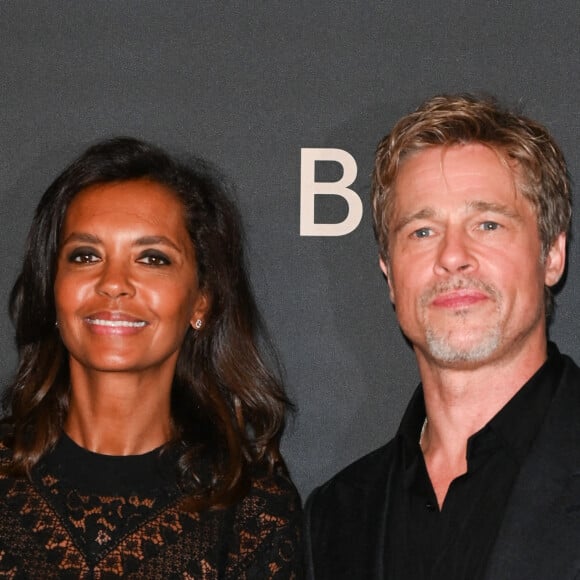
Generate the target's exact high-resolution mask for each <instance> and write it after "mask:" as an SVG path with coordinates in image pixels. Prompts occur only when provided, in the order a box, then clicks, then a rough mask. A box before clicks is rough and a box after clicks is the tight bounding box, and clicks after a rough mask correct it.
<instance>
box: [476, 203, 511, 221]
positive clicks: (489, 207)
mask: <svg viewBox="0 0 580 580" xmlns="http://www.w3.org/2000/svg"><path fill="white" fill-rule="evenodd" d="M467 209H468V210H474V211H478V212H486V211H489V212H492V213H498V214H500V215H504V216H506V217H508V218H512V219H515V220H518V221H521V219H522V216H521V215H520V214H519V213H518V212H517V211H515V210H514V209H513V208H511V207H509V206H507V205H504V204H501V203H493V202H489V201H470V202H468V203H467Z"/></svg>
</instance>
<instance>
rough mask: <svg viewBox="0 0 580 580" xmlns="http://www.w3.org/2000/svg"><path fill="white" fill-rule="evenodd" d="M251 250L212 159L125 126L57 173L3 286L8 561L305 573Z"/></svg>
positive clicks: (3, 554) (4, 537)
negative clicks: (11, 368)
mask: <svg viewBox="0 0 580 580" xmlns="http://www.w3.org/2000/svg"><path fill="white" fill-rule="evenodd" d="M243 262H244V260H243V252H242V246H241V233H240V227H239V222H238V218H237V214H236V212H235V211H234V208H233V206H232V205H231V203H230V202H229V201H228V199H227V197H226V195H225V194H224V191H223V186H222V185H221V184H220V182H219V181H218V180H217V179H216V178H215V177H214V176H212V174H211V172H210V171H209V170H208V168H207V167H206V166H205V165H204V164H203V163H202V162H200V161H196V162H195V163H194V164H193V165H192V166H186V165H183V164H182V163H180V162H178V161H176V160H175V159H172V158H171V157H169V156H168V155H167V154H166V153H165V152H163V151H161V150H160V149H158V148H156V147H153V146H151V145H149V144H147V143H143V142H141V141H137V140H135V139H129V138H118V139H114V140H111V141H105V142H102V143H99V144H97V145H95V146H93V147H91V148H90V149H88V150H87V151H86V152H85V153H84V154H83V155H81V157H79V158H78V159H77V160H76V161H75V162H74V163H73V164H72V165H70V166H69V167H68V168H67V169H66V170H65V171H64V172H63V173H62V174H61V175H60V176H59V177H58V178H57V179H56V181H55V182H54V183H53V184H52V185H51V186H50V187H49V188H48V190H47V191H46V193H45V194H44V196H43V198H42V199H41V201H40V204H39V206H38V208H37V211H36V214H35V217H34V221H33V224H32V228H31V231H30V234H29V237H28V242H27V249H26V254H25V258H24V264H23V267H22V271H21V273H20V276H19V277H18V280H17V282H16V284H15V286H14V288H13V290H12V294H11V300H10V306H11V316H12V319H13V322H14V324H15V327H16V342H17V347H18V353H19V366H18V370H17V374H16V378H15V379H14V381H13V383H12V384H11V385H10V386H9V388H8V390H7V392H6V395H5V401H4V407H5V412H6V418H5V419H4V426H5V433H4V437H3V440H2V441H3V443H2V446H1V447H0V455H1V459H2V475H1V476H0V493H1V496H0V497H1V498H2V500H1V502H0V575H6V574H7V575H9V576H11V577H37V578H40V577H42V578H50V577H59V578H67V577H70V578H89V577H90V578H109V577H117V576H123V577H128V578H130V577H133V578H236V579H239V578H260V579H262V578H294V577H298V572H297V570H298V562H299V560H300V554H299V551H300V550H299V532H298V529H299V517H300V502H299V499H298V496H297V493H296V491H295V489H294V486H293V485H292V483H291V482H290V480H289V478H288V474H287V472H286V469H285V467H284V463H283V460H282V458H281V456H280V451H279V440H280V435H281V432H282V427H283V423H284V413H285V410H286V407H287V406H288V401H287V399H286V397H285V395H284V393H283V390H282V388H281V386H280V384H279V382H278V381H277V379H276V378H275V376H274V375H273V374H272V373H271V372H270V371H269V370H268V369H267V367H266V366H265V364H264V362H263V359H262V358H261V356H260V354H259V351H258V348H257V344H256V340H257V332H258V320H257V312H256V308H255V304H254V301H253V298H252V295H251V292H250V289H249V284H248V280H247V277H246V273H245V270H244V266H243Z"/></svg>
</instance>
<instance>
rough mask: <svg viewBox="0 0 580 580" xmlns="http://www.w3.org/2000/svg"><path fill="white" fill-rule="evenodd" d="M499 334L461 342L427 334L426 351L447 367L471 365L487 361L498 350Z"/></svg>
mask: <svg viewBox="0 0 580 580" xmlns="http://www.w3.org/2000/svg"><path fill="white" fill-rule="evenodd" d="M499 344H500V336H499V333H495V332H494V333H492V334H488V336H486V337H480V338H479V339H476V338H474V337H470V338H469V339H463V340H457V339H456V340H451V339H449V338H442V337H439V336H437V335H435V334H433V333H428V334H427V350H428V352H429V354H430V356H431V358H433V359H434V360H436V361H438V362H440V363H444V364H447V365H453V366H455V365H465V364H467V365H469V366H471V365H473V364H477V363H483V362H485V361H487V360H488V359H489V358H490V357H491V356H492V355H493V353H494V352H495V351H496V350H497V349H498V348H499Z"/></svg>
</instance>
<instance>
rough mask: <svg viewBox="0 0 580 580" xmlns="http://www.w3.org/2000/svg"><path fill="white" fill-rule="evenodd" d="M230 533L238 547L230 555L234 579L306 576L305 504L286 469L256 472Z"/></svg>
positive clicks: (237, 505)
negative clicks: (302, 502) (303, 518)
mask: <svg viewBox="0 0 580 580" xmlns="http://www.w3.org/2000/svg"><path fill="white" fill-rule="evenodd" d="M230 530H232V531H233V536H234V537H233V538H231V539H230V541H229V542H228V543H230V545H237V546H238V549H237V550H233V551H232V552H231V553H230V555H229V566H228V568H229V569H230V570H231V571H232V576H233V577H239V578H284V579H287V578H301V577H302V576H301V562H302V547H301V546H302V504H301V501H300V496H299V494H298V491H297V490H296V487H295V486H294V484H293V483H292V480H291V479H290V477H289V476H288V475H286V474H285V473H284V472H283V471H282V470H280V471H272V472H268V471H266V470H262V469H257V470H254V473H253V474H252V478H251V484H250V488H249V490H248V493H247V494H246V495H245V496H244V498H243V499H242V500H241V501H240V502H238V503H237V504H236V506H235V523H234V525H233V527H230ZM236 530H237V531H236ZM236 538H237V541H236ZM232 540H233V543H232Z"/></svg>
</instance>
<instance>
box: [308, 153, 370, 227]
mask: <svg viewBox="0 0 580 580" xmlns="http://www.w3.org/2000/svg"><path fill="white" fill-rule="evenodd" d="M317 161H333V162H335V163H339V164H340V165H341V166H342V171H343V173H342V177H341V178H340V179H339V180H338V181H331V182H328V181H316V162H317ZM356 174H357V166H356V161H355V159H354V157H353V156H352V155H351V154H350V153H347V152H346V151H344V150H342V149H307V148H303V149H301V159H300V235H301V236H344V235H346V234H350V232H352V231H353V230H355V229H356V228H357V226H358V225H359V223H360V221H361V219H362V214H363V206H362V201H361V199H360V197H359V196H358V194H357V193H356V192H355V191H353V190H352V189H349V187H348V186H349V185H352V184H353V183H354V180H355V179H356ZM317 195H338V196H340V197H342V198H343V199H344V200H345V201H346V203H347V204H348V213H347V214H346V217H345V218H344V220H343V221H341V222H339V223H334V224H325V223H315V221H314V202H315V198H316V196H317Z"/></svg>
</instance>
